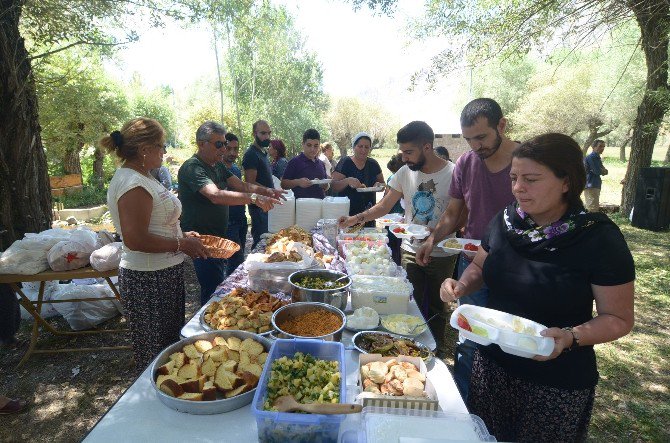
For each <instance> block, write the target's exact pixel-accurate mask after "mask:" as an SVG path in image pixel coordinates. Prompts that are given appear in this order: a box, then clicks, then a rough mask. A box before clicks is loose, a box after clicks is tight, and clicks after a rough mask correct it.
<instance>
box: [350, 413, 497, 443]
mask: <svg viewBox="0 0 670 443" xmlns="http://www.w3.org/2000/svg"><path fill="white" fill-rule="evenodd" d="M362 414H363V423H364V429H365V440H366V441H367V442H368V443H387V442H390V441H403V440H402V439H403V438H407V439H411V441H415V442H421V441H426V442H428V441H432V440H433V439H435V437H436V436H439V438H440V440H441V441H443V440H455V441H496V439H495V437H494V436H492V435H491V434H489V431H488V429H486V425H485V424H484V422H483V421H482V419H481V418H479V417H477V416H476V415H473V414H457V413H448V412H443V411H420V410H414V409H395V408H379V407H366V408H363V413H362ZM359 441H360V439H359Z"/></svg>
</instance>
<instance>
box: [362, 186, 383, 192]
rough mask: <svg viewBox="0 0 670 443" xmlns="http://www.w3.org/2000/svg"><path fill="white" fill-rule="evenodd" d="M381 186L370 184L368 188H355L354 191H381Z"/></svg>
mask: <svg viewBox="0 0 670 443" xmlns="http://www.w3.org/2000/svg"><path fill="white" fill-rule="evenodd" d="M383 190H384V187H383V186H371V187H369V188H356V192H382V191H383Z"/></svg>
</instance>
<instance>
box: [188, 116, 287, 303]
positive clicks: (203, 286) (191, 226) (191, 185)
mask: <svg viewBox="0 0 670 443" xmlns="http://www.w3.org/2000/svg"><path fill="white" fill-rule="evenodd" d="M195 140H196V143H197V145H198V152H197V153H195V154H194V155H193V157H191V158H189V159H188V160H186V161H185V162H184V164H183V165H182V166H181V168H179V174H178V179H179V200H180V201H181V204H182V214H181V228H182V230H183V231H195V232H198V233H200V234H209V235H216V236H218V237H226V233H227V230H228V207H229V206H236V205H246V204H249V205H252V207H255V208H258V209H259V210H260V211H268V210H270V209H272V208H273V207H274V205H276V204H281V203H280V202H279V200H277V198H279V197H280V196H281V195H282V193H283V191H281V190H274V189H270V188H266V187H264V186H259V185H255V184H251V183H246V182H243V181H242V180H240V179H239V178H237V177H236V176H235V175H233V174H232V173H231V172H230V171H229V170H228V168H226V166H225V165H224V163H223V160H224V156H225V154H226V149H225V147H226V145H227V141H226V130H225V129H224V127H223V126H222V125H220V124H218V123H216V122H213V121H207V122H205V123H203V124H202V125H200V127H199V128H198V130H197V131H196V133H195ZM240 246H242V247H244V245H240ZM193 265H194V267H195V273H196V275H197V276H198V282H199V283H200V302H201V304H203V305H204V304H205V303H207V300H209V298H210V297H211V296H212V293H213V292H214V290H215V289H216V287H217V286H218V285H219V284H220V283H221V282H222V281H223V279H224V277H225V271H226V260H225V259H217V258H199V259H194V260H193Z"/></svg>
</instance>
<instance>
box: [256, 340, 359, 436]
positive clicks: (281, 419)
mask: <svg viewBox="0 0 670 443" xmlns="http://www.w3.org/2000/svg"><path fill="white" fill-rule="evenodd" d="M296 352H303V353H306V354H311V355H312V356H314V357H315V358H319V359H322V360H337V361H338V362H339V366H340V402H341V403H345V402H346V391H347V389H346V382H345V381H346V371H345V367H344V346H343V345H342V343H339V342H326V341H322V340H308V339H291V340H282V339H279V340H277V341H275V342H274V344H273V345H272V348H271V349H270V353H269V355H268V358H267V361H266V363H265V367H264V368H263V373H262V374H261V379H260V381H259V383H258V387H257V389H256V394H255V395H254V400H253V402H252V403H251V412H252V414H253V415H254V417H255V418H256V425H257V427H258V440H259V441H260V442H273V443H274V442H277V443H283V442H291V443H300V442H337V437H338V434H339V432H340V425H341V424H342V421H344V418H345V416H344V415H342V414H339V415H323V414H301V413H296V412H274V411H264V410H263V403H264V402H265V399H266V397H267V391H268V381H269V379H270V372H271V370H272V362H273V361H274V360H276V359H278V358H280V357H283V356H287V357H293V355H294V354H295V353H296Z"/></svg>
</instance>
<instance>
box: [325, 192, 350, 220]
mask: <svg viewBox="0 0 670 443" xmlns="http://www.w3.org/2000/svg"><path fill="white" fill-rule="evenodd" d="M349 204H350V202H349V197H326V198H324V199H323V211H322V215H323V216H322V218H332V219H335V220H337V219H339V218H340V217H342V216H345V215H346V216H348V215H349Z"/></svg>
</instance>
